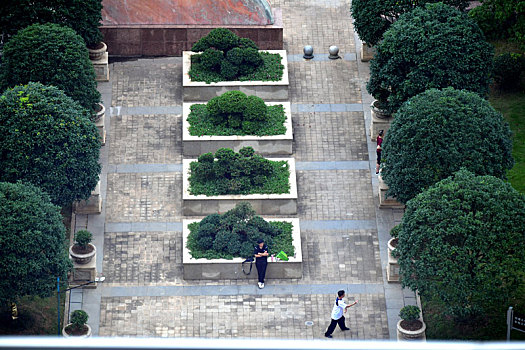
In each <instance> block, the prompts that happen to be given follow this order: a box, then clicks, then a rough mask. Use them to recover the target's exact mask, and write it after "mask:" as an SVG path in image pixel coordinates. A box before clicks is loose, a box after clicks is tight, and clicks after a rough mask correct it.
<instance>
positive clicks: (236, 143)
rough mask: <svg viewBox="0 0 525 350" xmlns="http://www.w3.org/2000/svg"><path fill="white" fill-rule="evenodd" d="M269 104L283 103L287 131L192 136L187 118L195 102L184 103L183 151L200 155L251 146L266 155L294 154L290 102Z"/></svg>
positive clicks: (270, 104) (186, 153)
mask: <svg viewBox="0 0 525 350" xmlns="http://www.w3.org/2000/svg"><path fill="white" fill-rule="evenodd" d="M266 104H267V105H269V106H273V105H279V104H280V105H283V107H284V113H285V114H286V121H285V122H284V126H285V127H286V133H285V134H283V135H273V136H252V135H247V136H209V135H203V136H191V135H190V132H189V130H188V128H189V127H190V124H189V123H188V121H187V119H188V116H189V114H190V107H191V105H193V103H183V105H182V153H183V154H184V155H185V156H199V155H201V154H203V153H207V152H213V153H215V152H216V151H217V150H218V149H219V148H224V147H227V148H231V149H233V150H234V151H236V152H238V151H239V150H240V149H241V148H243V147H246V146H251V147H253V149H254V150H255V152H257V153H259V154H264V155H282V154H292V143H293V131H292V113H291V108H290V102H267V103H266Z"/></svg>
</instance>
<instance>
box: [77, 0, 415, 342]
mask: <svg viewBox="0 0 525 350" xmlns="http://www.w3.org/2000/svg"><path fill="white" fill-rule="evenodd" d="M272 4H273V6H274V7H280V8H281V9H282V13H283V22H284V42H285V49H286V50H287V52H288V55H290V57H292V58H293V59H291V60H289V70H290V77H289V78H290V89H291V91H290V96H291V103H292V111H293V115H292V118H293V126H294V134H295V135H294V137H295V138H294V154H293V157H295V159H296V161H297V169H298V171H297V181H298V192H299V199H298V215H297V216H298V217H299V218H300V220H301V238H302V250H303V259H304V271H303V278H302V279H295V280H268V281H267V287H266V288H265V289H264V290H258V289H257V288H256V287H255V286H254V282H249V281H246V280H241V281H237V280H224V281H185V280H183V279H182V257H181V252H182V247H181V246H182V233H181V231H182V225H181V221H182V219H183V216H182V212H181V205H182V195H181V188H182V174H181V170H182V169H181V163H182V159H183V157H182V147H181V128H182V126H181V115H180V111H181V106H182V97H181V96H182V87H181V81H182V79H181V71H182V63H181V58H159V59H140V60H135V61H126V62H116V63H113V64H111V66H110V73H111V81H110V82H109V83H100V84H99V89H100V90H101V92H102V95H103V100H104V103H105V105H106V107H110V105H111V107H110V108H107V110H108V111H110V114H111V116H110V118H106V127H107V130H108V139H107V143H106V146H105V147H104V148H103V150H102V157H101V160H102V162H103V171H102V176H101V179H102V186H101V190H102V197H103V198H104V204H103V213H102V214H100V215H89V216H83V215H79V216H77V217H76V223H75V227H76V229H77V230H78V229H81V228H88V229H90V230H91V231H92V232H93V233H94V234H95V242H94V243H95V244H96V245H97V250H98V256H97V268H98V270H99V271H101V272H102V273H103V274H104V275H105V276H106V281H105V282H104V284H99V286H98V288H97V289H94V290H84V291H82V290H80V291H79V290H75V292H74V294H72V296H71V298H72V300H73V301H74V303H73V304H72V309H75V308H80V307H82V308H83V309H84V310H86V311H87V312H88V314H89V315H90V322H89V323H90V325H91V326H92V328H93V331H94V334H98V335H100V336H117V335H118V336H161V337H271V338H295V339H317V338H323V333H324V331H325V329H326V327H327V325H328V323H329V319H330V311H331V308H332V304H333V299H334V298H335V293H336V292H337V290H338V289H341V288H344V289H346V290H347V298H348V299H350V300H353V299H359V301H360V302H359V304H358V305H357V306H356V307H353V308H351V309H350V310H349V312H348V314H347V320H348V321H347V325H348V326H349V327H350V328H351V331H350V332H345V333H342V332H339V331H336V332H335V333H334V338H335V339H388V338H395V324H396V322H397V320H398V318H397V313H398V312H399V309H400V307H402V306H403V305H405V304H406V303H414V302H415V300H414V296H413V293H410V292H407V291H402V290H401V288H400V286H399V285H396V284H394V285H389V284H387V283H386V282H385V279H386V277H385V269H384V266H385V264H386V241H387V240H388V232H389V230H390V228H391V227H393V226H394V225H395V224H396V223H398V222H399V221H400V219H401V216H402V211H399V210H398V211H395V210H378V209H377V204H378V203H377V179H376V178H375V174H374V172H373V170H372V169H374V167H375V152H374V149H375V147H374V145H373V144H372V143H371V142H370V141H369V140H368V138H367V136H366V128H365V125H368V124H367V122H368V120H369V118H370V115H369V113H370V112H369V108H368V106H369V104H370V102H371V97H370V96H368V95H367V94H366V90H365V89H364V86H365V82H366V80H367V79H368V64H364V63H361V62H360V61H357V60H356V57H359V52H358V49H356V45H355V43H356V37H355V34H354V32H353V29H352V23H351V18H350V14H349V8H350V3H349V1H347V0H324V1H323V0H293V1H292V0H279V1H272ZM307 44H309V45H312V46H313V47H314V50H315V51H314V55H316V59H314V60H311V61H305V60H303V59H300V56H299V55H301V54H302V47H303V46H304V45H307ZM330 45H337V46H338V47H339V48H340V50H341V51H340V55H341V56H342V57H343V59H341V60H335V61H332V60H327V59H326V57H327V56H328V47H329V46H330ZM325 56H326V57H325ZM308 321H309V322H308ZM306 322H308V323H306Z"/></svg>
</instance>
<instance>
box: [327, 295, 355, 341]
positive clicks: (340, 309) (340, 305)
mask: <svg viewBox="0 0 525 350" xmlns="http://www.w3.org/2000/svg"><path fill="white" fill-rule="evenodd" d="M344 297H345V291H344V290H340V291H339V292H337V298H335V303H334V308H333V309H332V321H331V322H330V325H329V326H328V329H327V330H326V332H325V334H324V336H325V337H327V338H332V333H333V332H334V330H335V327H336V325H339V328H341V330H342V331H348V330H350V328H348V327H347V326H346V325H345V317H344V316H343V313H345V312H346V310H347V309H348V308H349V307H351V306H354V305H355V304H357V300H356V301H354V302H353V304H349V305H346V303H345V302H344V300H343V298H344Z"/></svg>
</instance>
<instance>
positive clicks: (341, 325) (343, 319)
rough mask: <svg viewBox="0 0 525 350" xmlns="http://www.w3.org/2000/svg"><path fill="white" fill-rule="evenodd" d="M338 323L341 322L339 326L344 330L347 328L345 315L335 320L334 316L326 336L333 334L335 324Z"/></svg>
mask: <svg viewBox="0 0 525 350" xmlns="http://www.w3.org/2000/svg"><path fill="white" fill-rule="evenodd" d="M338 324H339V328H341V330H342V331H343V330H345V329H346V325H345V317H344V316H341V318H340V319H338V320H334V319H333V318H332V322H330V325H329V326H328V329H327V330H326V333H325V334H324V335H325V336H328V335H332V333H333V332H334V330H335V326H337V325H338Z"/></svg>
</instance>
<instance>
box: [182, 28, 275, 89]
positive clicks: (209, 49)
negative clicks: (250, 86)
mask: <svg viewBox="0 0 525 350" xmlns="http://www.w3.org/2000/svg"><path fill="white" fill-rule="evenodd" d="M192 51H194V52H200V51H204V52H203V53H201V54H198V55H193V56H192V57H191V69H190V72H189V75H190V78H191V80H193V81H205V82H207V83H210V82H217V81H224V80H226V81H228V80H253V79H251V78H255V75H257V78H259V77H261V80H279V79H280V77H281V76H282V69H281V67H282V65H281V64H280V61H281V57H280V56H279V55H277V56H278V57H279V60H278V62H275V63H274V62H273V61H275V59H268V57H264V54H263V53H259V51H258V48H257V45H256V44H255V43H254V42H253V41H252V40H250V39H247V38H239V37H238V36H237V35H235V34H234V33H233V32H232V31H230V30H228V29H224V28H216V29H214V30H212V31H211V32H210V33H209V34H208V35H207V36H205V37H203V38H201V39H200V40H199V41H198V42H197V43H195V45H193V47H192ZM218 52H220V54H219V53H218ZM268 63H272V64H270V65H268ZM274 76H278V78H277V79H274Z"/></svg>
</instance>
